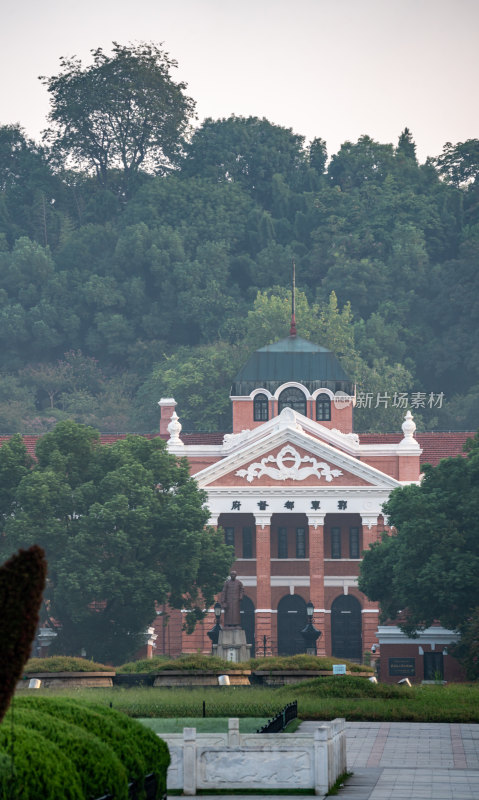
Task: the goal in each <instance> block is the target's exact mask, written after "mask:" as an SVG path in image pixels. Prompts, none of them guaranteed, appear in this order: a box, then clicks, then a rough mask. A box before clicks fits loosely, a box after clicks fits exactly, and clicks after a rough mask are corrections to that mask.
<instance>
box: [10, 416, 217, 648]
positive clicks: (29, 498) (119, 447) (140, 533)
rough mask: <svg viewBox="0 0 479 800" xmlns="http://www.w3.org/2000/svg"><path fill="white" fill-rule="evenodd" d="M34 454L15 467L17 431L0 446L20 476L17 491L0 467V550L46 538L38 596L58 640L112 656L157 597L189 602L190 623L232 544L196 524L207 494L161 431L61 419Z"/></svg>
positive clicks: (132, 643) (182, 604)
mask: <svg viewBox="0 0 479 800" xmlns="http://www.w3.org/2000/svg"><path fill="white" fill-rule="evenodd" d="M37 458H38V462H37V464H36V466H35V467H34V468H33V470H31V471H30V472H28V474H25V464H26V455H25V452H22V448H20V447H19V445H18V443H17V442H16V440H15V442H14V443H13V444H12V445H11V446H10V448H9V449H7V450H6V451H5V453H4V448H2V449H0V476H1V474H2V472H5V470H3V464H4V463H5V465H7V464H8V466H9V468H10V470H12V459H13V460H14V461H15V464H14V467H15V469H14V470H13V471H12V472H11V474H14V475H16V476H17V478H18V482H17V486H16V489H15V491H14V492H13V487H12V486H11V482H12V480H11V478H9V483H8V485H7V486H6V489H5V491H4V493H3V500H4V503H3V505H4V509H3V511H4V525H3V536H2V538H1V544H0V558H1V557H3V556H4V555H5V554H8V553H11V552H12V551H13V550H14V549H15V548H17V547H19V546H29V545H31V544H32V543H37V544H39V545H41V546H42V547H43V548H44V549H45V552H46V554H47V560H48V563H49V580H48V587H47V589H46V593H45V601H46V604H45V608H46V611H47V613H48V614H49V615H50V616H51V617H52V618H54V619H56V620H58V621H59V622H60V624H61V628H60V630H59V636H58V639H57V642H56V649H57V650H58V651H59V652H63V653H66V654H68V653H70V654H76V653H79V652H80V650H81V648H85V649H86V651H87V653H88V655H89V656H90V657H93V658H94V659H95V660H99V661H104V660H108V661H110V662H113V663H121V661H123V660H125V659H127V658H128V657H129V656H131V655H132V654H133V653H134V652H135V651H136V650H137V649H138V648H139V646H141V644H142V636H143V632H144V631H145V629H146V628H147V626H148V625H149V624H150V623H151V621H152V619H154V617H155V610H156V607H157V604H160V603H161V604H162V603H166V602H169V603H170V604H171V605H172V606H174V607H176V608H186V609H188V612H189V613H188V615H187V618H186V624H187V626H188V627H189V628H190V629H191V627H194V624H195V621H196V620H197V619H199V618H201V616H202V614H203V609H204V607H205V606H206V607H208V606H209V604H211V602H212V600H213V595H214V593H215V592H216V591H218V590H219V589H220V588H221V585H222V582H223V581H224V578H225V576H226V574H227V572H228V568H229V566H230V564H231V561H232V556H231V550H230V549H229V548H227V547H226V546H225V544H224V542H223V539H222V536H221V534H220V533H218V532H217V531H215V530H214V529H212V528H209V527H205V525H206V523H207V521H208V516H209V514H208V510H207V509H206V508H205V505H204V503H205V499H206V496H205V494H204V493H203V492H200V491H199V490H198V488H197V485H196V483H195V481H194V480H193V479H192V478H190V476H189V470H188V465H187V463H186V461H185V460H180V461H178V460H177V459H176V457H173V456H171V455H169V454H168V452H167V451H166V447H165V444H164V442H163V441H162V440H160V439H152V440H149V439H146V438H144V437H132V436H131V437H128V438H127V439H125V440H121V441H118V442H116V443H115V444H114V445H112V446H108V447H106V446H105V447H103V446H101V445H100V444H99V435H98V433H97V432H96V431H95V430H94V429H92V428H87V427H84V426H81V425H78V424H76V423H74V422H70V421H67V422H60V423H59V424H58V425H57V427H56V428H55V430H54V431H53V432H52V433H50V434H47V435H45V436H44V437H43V438H42V439H41V440H40V441H39V443H38V446H37ZM9 499H10V503H9ZM212 551H214V553H215V558H214V565H213V564H212V561H211V552H212ZM205 565H207V568H206V566H205Z"/></svg>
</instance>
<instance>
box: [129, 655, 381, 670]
mask: <svg viewBox="0 0 479 800" xmlns="http://www.w3.org/2000/svg"><path fill="white" fill-rule="evenodd" d="M333 664H346V668H347V669H348V671H349V672H370V673H371V675H373V674H374V669H373V668H372V667H370V666H367V665H366V664H355V663H353V662H351V661H344V660H341V659H338V658H328V657H324V656H308V655H306V654H299V655H296V656H273V657H268V658H252V659H251V660H250V661H244V662H242V663H240V664H238V663H232V662H231V661H224V660H223V659H222V658H217V657H216V656H209V655H205V654H203V653H192V654H188V655H183V656H179V657H178V658H167V657H165V656H154V658H150V659H143V660H142V661H130V662H129V663H128V664H123V665H122V666H121V667H117V669H116V672H117V674H118V675H121V674H123V673H128V672H133V673H135V672H136V673H140V672H145V673H148V672H162V671H163V670H185V671H188V670H191V671H195V670H197V671H203V672H229V671H230V670H232V669H234V670H252V671H254V670H264V671H265V672H274V671H276V670H298V671H302V670H308V671H309V670H311V671H313V670H328V671H329V672H331V674H332V672H333Z"/></svg>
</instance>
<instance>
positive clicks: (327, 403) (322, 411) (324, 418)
mask: <svg viewBox="0 0 479 800" xmlns="http://www.w3.org/2000/svg"><path fill="white" fill-rule="evenodd" d="M316 419H317V421H318V422H330V421H331V400H330V398H329V397H328V395H327V394H319V395H318V396H317V398H316Z"/></svg>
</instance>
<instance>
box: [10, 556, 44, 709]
mask: <svg viewBox="0 0 479 800" xmlns="http://www.w3.org/2000/svg"><path fill="white" fill-rule="evenodd" d="M46 574H47V562H46V561H45V553H44V552H43V550H42V549H41V547H37V546H36V545H34V546H33V547H30V548H29V549H28V550H20V552H19V553H17V554H16V555H14V556H12V558H10V559H9V560H8V561H6V562H5V564H3V565H2V566H1V567H0V608H1V609H2V614H1V616H0V641H1V642H2V646H1V650H0V721H1V720H2V719H3V717H4V715H5V712H6V711H7V708H8V705H9V703H10V698H11V697H12V695H13V693H14V691H15V686H16V684H17V682H18V681H19V680H20V678H21V676H22V671H23V667H24V664H25V662H26V661H27V660H28V657H29V655H30V651H31V647H32V642H33V640H34V638H35V631H36V629H37V625H38V621H39V619H38V612H39V610H40V605H41V602H42V593H43V589H44V586H45V579H46Z"/></svg>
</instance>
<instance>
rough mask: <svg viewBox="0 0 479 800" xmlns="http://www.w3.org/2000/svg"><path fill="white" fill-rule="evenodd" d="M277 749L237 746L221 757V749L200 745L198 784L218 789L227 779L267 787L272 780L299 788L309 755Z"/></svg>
mask: <svg viewBox="0 0 479 800" xmlns="http://www.w3.org/2000/svg"><path fill="white" fill-rule="evenodd" d="M278 750H279V752H278V751H277V752H268V751H267V750H265V749H263V748H260V746H259V745H258V747H256V748H254V750H253V748H251V749H249V750H247V749H245V748H237V749H234V750H231V751H230V752H228V754H227V756H226V758H225V752H224V751H219V752H216V751H215V750H213V749H212V748H211V749H207V748H204V750H203V751H202V752H201V755H200V759H199V761H200V763H199V772H200V776H201V778H200V780H201V783H202V784H203V783H204V785H206V786H218V787H219V788H221V787H222V786H225V785H228V784H230V783H231V782H234V784H235V785H236V784H239V785H240V786H241V784H243V785H244V786H251V785H252V784H253V785H257V786H262V785H265V786H269V785H271V784H272V781H274V784H273V785H275V786H278V785H279V786H283V785H284V786H285V787H288V788H289V787H290V786H291V787H301V786H302V785H303V783H304V775H305V773H306V774H308V773H309V774H311V767H312V765H311V758H310V754H309V753H308V752H304V751H303V752H301V751H300V752H294V751H291V750H289V751H288V750H287V749H286V748H284V749H283V748H281V750H280V749H279V748H278ZM258 756H260V757H259V758H258Z"/></svg>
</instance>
